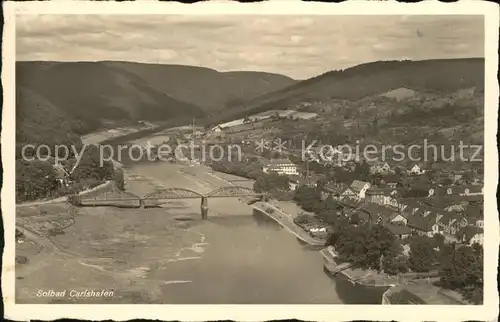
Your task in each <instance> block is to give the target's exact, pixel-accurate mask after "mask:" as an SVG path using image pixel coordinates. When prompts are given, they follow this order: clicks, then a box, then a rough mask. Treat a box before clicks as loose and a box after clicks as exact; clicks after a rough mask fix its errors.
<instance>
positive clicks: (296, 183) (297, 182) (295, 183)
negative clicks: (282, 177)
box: [290, 177, 318, 191]
mask: <svg viewBox="0 0 500 322" xmlns="http://www.w3.org/2000/svg"><path fill="white" fill-rule="evenodd" d="M301 186H306V187H317V186H318V184H317V183H316V181H315V180H312V179H309V178H301V177H298V178H294V179H292V180H290V190H292V191H293V190H295V189H297V188H298V187H301Z"/></svg>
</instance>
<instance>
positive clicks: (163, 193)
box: [82, 185, 264, 220]
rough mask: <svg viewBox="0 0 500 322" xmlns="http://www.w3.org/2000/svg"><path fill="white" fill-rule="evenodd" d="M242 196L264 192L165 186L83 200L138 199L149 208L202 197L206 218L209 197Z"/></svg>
mask: <svg viewBox="0 0 500 322" xmlns="http://www.w3.org/2000/svg"><path fill="white" fill-rule="evenodd" d="M231 197H232V198H234V197H236V198H242V197H255V198H262V197H264V194H262V193H256V192H254V191H253V189H251V188H247V187H242V186H236V185H232V186H223V187H219V188H217V189H214V190H212V191H210V192H209V193H206V194H201V193H199V192H196V191H194V190H191V189H186V188H165V189H161V190H158V191H155V192H153V193H150V194H147V195H146V196H143V197H139V196H134V195H133V194H131V193H126V196H123V195H122V196H120V197H118V196H117V195H116V194H113V196H106V195H104V198H100V199H97V198H89V199H87V200H82V201H85V202H94V203H95V204H99V202H101V203H104V204H105V203H106V202H108V203H109V202H113V201H136V202H137V204H138V205H139V207H143V208H148V207H154V206H156V205H158V201H161V200H176V199H201V205H200V207H201V219H203V220H206V219H207V218H208V198H231Z"/></svg>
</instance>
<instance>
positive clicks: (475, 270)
mask: <svg viewBox="0 0 500 322" xmlns="http://www.w3.org/2000/svg"><path fill="white" fill-rule="evenodd" d="M451 249H452V251H451V254H449V257H448V260H446V261H444V262H442V263H443V267H442V269H441V270H440V272H439V275H440V277H441V281H440V282H441V284H442V286H443V287H446V288H450V289H455V290H457V291H459V292H460V293H461V294H462V295H463V296H464V298H465V299H467V300H468V301H471V302H472V303H474V304H481V303H482V302H483V250H482V249H481V247H470V246H457V245H456V244H453V246H452V247H451Z"/></svg>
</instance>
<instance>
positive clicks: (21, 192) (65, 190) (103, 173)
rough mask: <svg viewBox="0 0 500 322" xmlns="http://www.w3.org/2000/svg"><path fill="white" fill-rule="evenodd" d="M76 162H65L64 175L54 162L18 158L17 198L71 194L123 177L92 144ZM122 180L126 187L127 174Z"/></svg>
mask: <svg viewBox="0 0 500 322" xmlns="http://www.w3.org/2000/svg"><path fill="white" fill-rule="evenodd" d="M76 162H77V160H76V159H74V158H73V159H68V160H66V161H63V162H62V165H63V167H64V168H65V169H66V171H67V174H68V175H67V176H64V177H63V178H60V177H59V176H58V175H57V170H56V168H55V167H54V164H53V163H51V162H50V161H41V160H34V161H28V160H25V159H22V158H19V159H17V160H16V199H17V201H18V202H22V201H28V200H37V199H41V198H49V197H57V196H62V195H67V194H70V193H76V192H79V191H82V190H84V189H88V188H91V187H93V186H96V185H98V184H100V183H102V182H103V181H105V180H111V179H112V178H113V177H115V178H116V179H117V180H119V176H120V175H119V174H116V173H115V171H114V168H113V164H112V163H111V162H110V161H101V155H100V151H99V150H98V148H97V147H95V146H88V147H87V148H86V150H85V151H84V153H83V155H82V157H81V159H80V161H79V163H78V165H76V166H75V164H76ZM101 162H102V164H101ZM71 170H73V171H71ZM58 179H63V182H64V183H63V184H62V185H61V184H59V183H58ZM121 180H122V183H120V185H121V186H123V174H122V175H121ZM66 183H68V186H67V185H66Z"/></svg>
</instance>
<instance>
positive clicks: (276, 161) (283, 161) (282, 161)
mask: <svg viewBox="0 0 500 322" xmlns="http://www.w3.org/2000/svg"><path fill="white" fill-rule="evenodd" d="M268 164H269V165H282V164H286V165H295V164H294V163H293V162H292V161H290V160H289V159H271V160H269V163H268Z"/></svg>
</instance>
